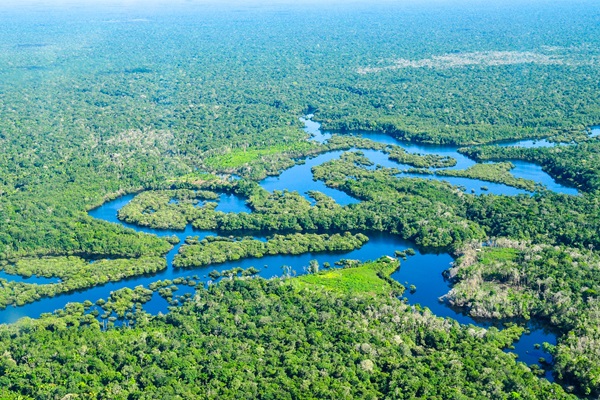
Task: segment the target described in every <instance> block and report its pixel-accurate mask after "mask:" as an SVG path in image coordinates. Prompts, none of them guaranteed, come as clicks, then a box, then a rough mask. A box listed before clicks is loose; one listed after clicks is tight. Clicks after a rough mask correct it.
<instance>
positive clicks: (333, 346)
mask: <svg viewBox="0 0 600 400" xmlns="http://www.w3.org/2000/svg"><path fill="white" fill-rule="evenodd" d="M396 266H397V263H395V262H391V261H388V262H383V265H381V266H378V265H377V264H376V263H373V264H369V265H365V266H360V267H358V268H356V269H345V270H343V276H344V278H343V279H338V280H337V282H336V287H337V288H341V287H340V286H339V284H342V282H345V283H347V284H349V285H350V286H351V287H353V288H355V289H356V290H353V291H352V292H350V293H346V292H342V291H340V290H323V288H322V287H321V286H319V284H318V281H327V280H328V279H327V273H325V275H322V276H321V275H316V276H312V281H310V280H308V279H307V278H302V280H298V281H297V280H296V278H293V279H290V280H280V279H276V280H270V281H265V280H263V279H234V280H226V281H223V282H221V283H220V284H218V285H212V286H211V287H210V288H209V289H208V290H204V289H199V290H198V291H197V293H196V296H195V298H194V300H193V301H190V302H187V303H185V304H184V305H183V306H181V307H179V308H176V309H174V310H172V311H171V312H170V313H169V314H168V315H166V316H158V317H153V318H148V316H147V315H146V314H145V313H143V312H134V313H131V315H130V317H131V318H132V319H133V322H134V323H132V324H128V327H127V328H125V329H115V328H112V329H108V330H106V331H102V330H101V328H102V326H101V324H100V323H99V322H98V321H97V320H95V319H94V318H89V316H86V315H84V314H83V313H84V306H82V305H71V306H69V307H68V308H67V309H66V310H65V311H62V312H61V313H59V314H57V315H47V316H44V317H42V318H41V319H39V320H29V319H25V320H22V321H20V322H19V323H17V324H15V325H10V326H2V327H0V352H1V353H2V354H3V357H2V359H1V360H2V361H1V364H0V368H1V369H2V375H1V376H0V383H1V387H2V388H3V389H2V390H4V391H5V393H7V396H6V397H8V396H9V393H10V395H12V396H14V395H16V394H18V395H21V396H22V398H63V397H64V396H67V395H69V394H71V395H80V396H82V397H87V398H128V397H137V398H164V397H168V396H180V397H182V398H194V397H210V398H239V394H240V393H244V394H245V395H247V396H248V397H262V398H282V397H290V398H291V397H305V396H306V394H307V393H310V394H311V396H314V397H319V398H340V397H351V398H381V397H386V396H387V397H394V398H398V399H409V398H415V397H424V398H464V399H467V398H470V399H486V398H499V399H503V398H506V399H509V398H519V397H520V398H540V399H541V398H553V399H565V398H569V396H568V395H566V394H565V393H564V392H563V391H562V389H561V387H560V386H558V385H556V384H550V383H549V382H548V381H546V380H540V379H538V378H537V377H536V376H535V374H533V373H532V371H531V370H529V368H527V367H526V366H525V365H523V364H520V363H516V362H515V360H514V357H513V356H511V355H510V354H506V353H504V352H503V351H502V350H501V348H502V347H504V346H506V345H507V344H509V343H511V342H512V340H513V339H514V337H516V336H517V335H518V334H519V333H520V330H519V329H518V328H511V329H506V330H504V331H502V332H498V330H496V329H494V328H491V329H489V330H487V331H486V330H483V329H479V328H473V327H466V326H461V325H459V324H458V323H456V322H452V321H448V320H443V319H439V318H436V317H435V316H433V315H431V313H429V312H428V311H416V310H413V309H412V308H411V307H409V306H407V305H405V304H403V303H402V302H400V301H398V300H397V299H396V298H395V297H393V296H392V297H390V296H389V294H390V293H392V292H393V290H394V289H393V288H392V287H390V286H388V284H387V283H386V282H385V281H384V280H381V279H378V278H375V276H373V272H374V271H377V270H379V271H381V272H386V273H387V272H390V270H391V269H393V268H395V267H396ZM353 270H355V271H353ZM351 271H353V272H355V273H352V272H351ZM367 276H368V277H369V278H366V277H367ZM329 282H331V280H329ZM358 282H360V283H361V287H360V289H359V287H358V286H357V284H358ZM324 285H330V283H324ZM147 297H148V294H147V293H145V292H144V291H143V290H142V289H135V290H133V291H132V290H128V291H126V292H123V293H121V292H119V293H118V294H117V295H116V296H115V298H114V299H111V302H113V303H114V304H115V305H114V306H111V308H112V307H116V308H117V309H121V310H123V311H124V310H126V309H128V308H129V307H130V306H132V303H133V302H137V301H143V300H145V299H147ZM128 300H129V301H128ZM116 304H121V307H119V306H117V305H116ZM340 321H343V323H341V322H340ZM34 343H35V345H32V344H34ZM28 360H29V361H28ZM30 360H38V361H37V362H31V361H30ZM465 360H469V362H465ZM24 376H27V377H28V378H27V379H23V378H22V377H24ZM57 381H58V382H61V384H60V385H55V384H53V382H57ZM8 398H10V397H8Z"/></svg>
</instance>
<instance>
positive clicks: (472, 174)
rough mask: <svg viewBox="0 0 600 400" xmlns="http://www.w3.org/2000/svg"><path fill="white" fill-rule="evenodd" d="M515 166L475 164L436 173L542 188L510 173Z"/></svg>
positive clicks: (529, 187) (517, 186)
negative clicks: (461, 168) (462, 168)
mask: <svg viewBox="0 0 600 400" xmlns="http://www.w3.org/2000/svg"><path fill="white" fill-rule="evenodd" d="M513 168H514V165H513V164H511V163H510V162H501V163H494V164H475V165H473V166H472V167H470V168H467V169H465V170H442V171H436V172H435V174H436V175H440V176H458V177H462V178H472V179H480V180H482V181H488V182H496V183H503V184H505V185H508V186H514V187H516V188H520V189H525V190H529V191H530V192H533V191H535V190H537V189H539V188H540V187H539V185H537V184H536V183H535V182H534V181H531V180H528V179H523V178H515V177H514V176H513V175H512V174H511V173H510V170H511V169H513ZM410 172H417V173H421V174H431V173H432V171H428V170H424V169H419V170H410Z"/></svg>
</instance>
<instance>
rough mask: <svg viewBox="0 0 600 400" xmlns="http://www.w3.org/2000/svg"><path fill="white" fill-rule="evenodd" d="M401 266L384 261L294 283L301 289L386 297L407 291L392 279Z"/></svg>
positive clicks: (302, 278) (315, 275)
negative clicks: (393, 273)
mask: <svg viewBox="0 0 600 400" xmlns="http://www.w3.org/2000/svg"><path fill="white" fill-rule="evenodd" d="M399 265H400V263H399V262H398V261H396V260H389V259H386V258H382V259H380V260H378V261H376V262H371V263H365V264H362V265H360V266H357V267H351V268H336V269H331V270H329V271H323V272H319V273H318V274H309V275H304V276H300V277H298V278H296V279H294V280H293V281H292V283H294V284H295V285H297V286H298V287H300V288H310V290H323V289H325V290H331V291H334V292H338V293H340V294H371V295H374V296H383V295H387V294H390V293H392V292H394V291H396V292H397V294H398V295H400V294H402V292H404V287H403V286H402V285H400V284H399V283H398V282H396V281H395V280H393V279H391V278H390V277H389V276H390V274H391V273H392V272H394V271H395V270H396V269H398V267H399Z"/></svg>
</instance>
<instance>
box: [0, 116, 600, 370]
mask: <svg viewBox="0 0 600 400" xmlns="http://www.w3.org/2000/svg"><path fill="white" fill-rule="evenodd" d="M303 121H304V122H305V124H306V131H307V132H308V133H310V134H311V135H312V138H313V140H316V141H319V142H324V141H326V140H327V139H328V138H329V137H331V134H329V133H323V132H321V131H320V125H319V124H318V123H317V122H314V121H312V120H310V118H309V117H307V119H304V120H303ZM595 132H596V131H594V133H595ZM356 134H359V135H361V136H363V137H365V138H369V139H371V140H375V141H378V142H381V143H386V144H394V145H399V146H401V147H403V148H404V149H405V150H407V151H409V152H412V153H419V154H438V155H444V156H450V157H453V158H455V159H456V160H457V165H456V166H454V167H452V168H453V169H464V168H468V167H470V166H472V165H474V164H475V162H474V161H473V160H470V159H468V158H467V157H465V156H463V155H461V154H460V153H458V152H457V148H456V147H451V146H426V145H417V144H411V143H405V142H400V141H397V140H396V139H394V138H392V137H390V136H387V135H383V134H377V133H366V132H359V133H356ZM546 143H547V142H544V141H536V142H535V143H534V142H532V141H520V142H513V143H510V144H508V143H504V144H503V145H517V146H519V145H523V146H546V145H547V144H546ZM362 152H363V153H364V155H365V156H366V157H367V158H369V159H370V160H371V161H372V162H373V163H374V166H373V168H375V166H376V165H381V166H383V167H389V168H398V169H399V170H404V169H407V168H408V166H405V165H402V164H398V163H395V162H393V161H391V160H389V159H388V158H387V155H386V154H384V153H382V152H378V151H373V150H362ZM342 153H343V151H332V152H328V153H324V154H321V155H318V156H316V157H312V158H307V159H306V160H304V162H303V163H300V164H298V165H295V166H294V167H292V168H290V169H288V170H286V171H283V172H282V173H281V174H280V175H279V176H277V177H268V178H266V179H264V180H263V181H261V182H260V184H261V186H262V187H263V188H265V189H266V190H269V191H273V190H290V191H298V192H299V193H301V194H303V195H305V196H307V192H308V191H310V190H317V191H320V192H323V193H325V194H327V195H328V196H330V197H332V198H333V199H334V200H335V201H336V202H338V203H339V204H341V205H348V204H352V203H357V202H358V200H357V199H355V198H353V197H351V196H349V195H348V194H346V193H344V192H341V191H339V190H336V189H332V188H328V187H326V186H325V185H324V183H323V182H320V181H315V180H313V177H312V173H311V168H312V167H313V166H316V165H320V164H322V163H324V162H326V161H329V160H333V159H337V158H339V157H340V155H341V154H342ZM513 163H514V164H515V169H513V170H512V171H511V172H512V173H513V174H514V175H515V176H518V177H523V178H525V179H531V180H534V181H536V182H538V183H541V184H543V185H544V186H546V187H547V188H548V189H549V190H554V191H556V192H560V193H566V194H577V191H576V190H575V189H572V188H569V187H565V186H563V185H561V184H559V183H557V182H555V181H554V180H553V179H552V178H551V177H550V176H548V174H546V173H545V172H543V171H542V170H541V168H540V167H539V166H537V165H535V164H531V163H525V162H523V163H521V162H513ZM403 176H406V177H411V176H412V175H410V174H405V173H402V174H400V175H399V177H403ZM415 177H418V178H421V179H423V178H425V179H437V180H443V181H448V182H450V183H451V184H453V185H458V186H461V187H462V188H463V190H465V191H466V192H468V193H475V194H483V193H493V194H498V195H516V194H522V193H528V192H526V191H524V190H521V189H515V188H512V187H510V186H507V185H503V184H496V183H491V182H486V181H481V180H476V179H468V178H455V177H442V176H437V175H426V176H423V175H415ZM482 187H486V188H487V190H483V189H482ZM134 197H135V195H127V196H123V197H120V198H118V199H115V200H113V201H109V202H107V203H105V204H104V205H102V206H101V207H99V208H96V209H94V210H91V211H90V212H89V215H90V216H91V217H94V218H97V219H100V220H103V221H107V222H110V223H116V224H120V225H122V226H124V227H126V228H131V229H134V230H136V231H138V232H144V233H147V234H153V235H157V236H161V237H165V236H177V237H178V238H179V239H180V243H179V244H177V245H175V246H174V247H173V249H172V250H171V251H170V252H169V253H168V254H167V255H166V261H167V268H166V269H164V270H163V271H160V272H158V273H155V274H150V275H147V276H137V277H133V278H130V279H125V280H122V281H119V282H113V283H108V284H105V285H100V286H96V287H94V288H90V289H86V290H81V291H77V292H72V293H67V294H63V295H59V296H56V297H53V298H44V299H41V300H39V301H37V302H35V303H31V304H27V305H24V306H21V307H12V306H11V307H8V308H7V309H6V310H3V311H0V323H10V322H14V321H16V320H17V319H18V318H21V317H24V316H28V317H32V318H37V317H39V316H40V315H41V314H42V313H49V312H52V311H54V310H56V309H59V308H62V307H64V306H65V304H66V303H68V302H83V301H85V300H91V301H96V300H98V299H100V298H103V299H107V298H108V297H109V296H110V293H111V292H112V291H115V290H118V289H121V288H124V287H135V286H139V285H143V286H145V287H148V285H149V284H151V283H153V282H156V281H158V280H166V279H168V280H173V279H176V278H182V277H190V278H193V279H194V280H196V281H197V282H204V283H207V282H208V281H209V280H210V278H209V277H208V273H209V272H210V271H212V270H217V271H219V272H221V271H224V270H229V269H231V268H235V267H241V268H249V267H251V266H253V267H255V268H257V269H258V270H259V271H260V272H259V274H258V275H259V276H261V277H263V278H271V277H275V276H281V275H282V266H289V267H291V269H292V270H293V271H294V274H304V273H306V268H307V266H308V265H309V262H310V261H311V260H317V261H318V262H319V264H320V265H321V266H322V265H323V264H325V263H329V264H331V265H334V264H335V262H336V261H338V260H340V259H341V258H348V259H357V260H361V261H367V260H374V259H377V258H379V257H381V256H383V255H389V256H394V253H395V251H397V250H400V251H402V250H406V249H408V248H410V247H414V245H413V244H412V243H409V242H406V241H404V240H401V239H400V238H398V237H397V236H394V235H389V234H385V233H368V236H369V239H370V240H369V242H368V243H366V244H365V245H364V246H363V247H362V248H360V249H356V250H353V251H349V252H341V253H319V254H311V253H307V254H302V255H278V256H267V257H264V258H260V259H253V258H247V259H243V260H238V261H234V262H226V263H223V264H218V265H211V266H209V267H204V268H196V269H177V268H173V265H172V262H173V258H174V256H175V254H177V252H178V251H179V248H180V247H181V245H182V244H183V243H184V241H185V239H186V238H187V237H189V236H197V237H199V238H204V237H206V236H209V235H217V233H216V232H211V231H200V230H195V229H194V228H192V227H191V225H188V226H187V227H186V228H185V230H182V231H177V230H159V229H151V228H145V227H140V226H137V225H133V224H128V223H125V222H122V221H120V220H119V219H118V218H117V212H118V210H119V209H121V208H122V207H123V206H124V205H126V204H127V203H128V202H129V201H131V200H132V199H133V198H134ZM307 199H309V200H310V201H312V199H310V198H309V197H308V196H307ZM217 210H219V211H223V212H235V213H239V212H251V210H250V209H249V207H248V206H247V205H246V203H245V199H242V198H239V197H237V196H235V195H231V194H222V195H220V197H219V200H218V206H217ZM252 235H253V236H254V237H255V238H257V239H259V240H266V239H267V238H266V237H261V236H257V235H256V233H252ZM452 261H453V260H452V257H451V256H450V255H448V254H431V253H421V252H417V254H416V255H415V256H412V257H409V258H408V259H407V260H406V261H402V264H401V268H400V269H399V270H398V271H397V272H395V273H394V274H393V275H392V277H393V278H394V279H396V280H397V281H399V282H400V283H402V284H404V285H405V286H406V287H409V286H410V285H414V286H415V287H416V290H415V291H414V292H410V291H408V290H407V291H406V293H405V295H404V296H405V297H406V298H407V299H408V301H409V303H410V304H420V305H421V306H424V307H428V308H429V309H430V310H431V311H432V312H433V313H434V314H435V315H438V316H440V317H449V318H454V319H456V320H457V321H459V322H460V323H463V324H474V325H477V326H480V327H489V326H490V322H489V321H476V320H474V319H472V318H471V317H469V316H467V315H465V314H463V313H461V312H459V311H457V310H454V309H452V308H450V307H447V306H446V305H445V304H444V303H442V302H440V301H439V298H440V297H441V296H443V295H444V294H446V293H447V292H448V290H449V289H450V287H449V284H448V283H447V282H446V281H445V280H444V279H443V277H442V272H443V271H444V270H445V269H447V268H448V267H449V264H450V263H451V262H452ZM0 278H3V279H8V280H16V281H23V282H30V283H39V284H44V283H54V282H58V280H57V279H55V278H42V277H35V276H34V277H30V278H23V277H18V276H14V275H9V274H6V273H5V272H3V271H0ZM192 292H193V288H190V287H180V289H179V290H178V291H177V292H176V293H175V294H176V295H179V296H181V295H183V294H186V293H187V294H188V295H189V294H191V293H192ZM144 309H145V310H146V311H148V312H150V313H152V314H157V313H159V312H162V313H166V312H168V304H167V302H166V300H164V299H163V298H162V297H160V296H159V295H158V293H155V294H154V295H153V297H152V300H151V301H149V302H148V303H146V304H145V305H144ZM529 328H530V333H528V334H526V335H523V337H522V338H521V339H520V340H519V341H518V342H516V343H515V346H514V347H515V348H514V349H511V350H510V351H512V352H514V353H516V354H517V355H518V359H519V360H521V361H523V362H525V363H527V364H538V359H539V358H540V357H545V358H546V359H547V360H550V359H551V357H550V355H548V354H546V353H544V352H543V350H541V349H539V348H538V346H535V345H536V344H541V343H543V342H549V343H551V344H556V335H554V334H553V333H552V332H549V331H547V330H546V329H544V328H543V327H539V326H538V327H536V326H534V325H533V324H531V325H530V326H529ZM546 377H547V378H548V379H552V376H551V374H550V373H549V372H548V373H547V374H546Z"/></svg>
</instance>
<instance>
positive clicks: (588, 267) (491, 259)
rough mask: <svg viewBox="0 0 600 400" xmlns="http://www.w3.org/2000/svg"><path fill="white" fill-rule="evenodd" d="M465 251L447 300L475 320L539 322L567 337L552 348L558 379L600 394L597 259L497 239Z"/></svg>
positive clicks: (599, 260) (564, 249)
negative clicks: (508, 318)
mask: <svg viewBox="0 0 600 400" xmlns="http://www.w3.org/2000/svg"><path fill="white" fill-rule="evenodd" d="M495 245H496V246H500V247H491V248H483V249H481V248H475V247H467V248H465V249H464V250H463V255H462V256H461V258H459V259H458V260H457V265H456V266H455V267H454V268H453V269H451V270H450V273H449V275H450V276H451V277H452V279H453V280H454V281H455V282H456V283H455V285H454V287H453V289H452V290H451V291H450V293H449V294H448V295H447V296H446V300H447V301H448V302H450V303H451V304H453V305H456V306H459V307H466V308H467V309H468V310H469V312H470V313H471V314H472V315H475V316H479V317H494V318H506V317H518V318H526V319H529V318H538V319H543V320H546V321H548V322H549V323H550V324H551V325H552V326H554V327H556V328H557V329H559V330H560V331H562V332H563V333H565V334H566V335H565V336H563V337H562V338H561V340H560V341H559V343H558V346H556V347H555V348H552V349H551V350H552V353H553V354H554V356H555V358H556V365H555V371H556V372H557V373H558V376H559V377H560V378H562V379H564V380H565V381H566V382H569V383H571V384H573V385H575V386H576V388H577V390H578V391H579V392H581V393H586V394H593V395H595V396H596V395H598V393H600V385H599V384H598V382H600V352H599V347H598V346H596V343H598V341H599V340H600V332H599V330H598V319H597V318H598V317H597V315H598V313H599V312H600V301H599V298H600V268H599V267H600V256H598V254H597V253H595V252H592V251H589V250H581V249H574V248H570V247H553V246H547V245H531V244H530V243H522V242H521V243H520V242H511V241H508V240H499V241H498V242H497V243H496V244H495Z"/></svg>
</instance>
